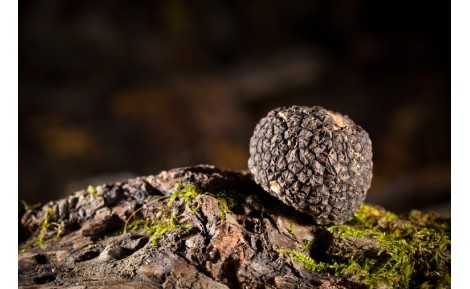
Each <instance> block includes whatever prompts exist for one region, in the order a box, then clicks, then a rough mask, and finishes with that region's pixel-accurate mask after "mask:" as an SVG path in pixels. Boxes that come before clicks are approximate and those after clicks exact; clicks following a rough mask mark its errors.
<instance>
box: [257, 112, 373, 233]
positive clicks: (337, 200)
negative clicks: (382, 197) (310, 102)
mask: <svg viewBox="0 0 470 289" xmlns="http://www.w3.org/2000/svg"><path fill="white" fill-rule="evenodd" d="M248 167H249V168H250V170H251V172H252V173H253V175H254V178H255V181H256V183H258V184H259V185H261V186H262V187H263V188H264V190H266V191H267V192H269V193H270V194H271V195H273V196H275V197H277V198H278V199H280V200H281V201H282V202H284V203H285V204H287V205H289V206H292V207H294V208H295V209H297V210H299V211H302V212H305V213H308V214H310V215H312V216H313V217H314V218H315V221H316V223H317V224H320V225H326V224H342V223H344V222H345V221H347V220H348V219H349V218H351V217H352V215H353V214H354V213H355V212H356V211H357V209H358V207H359V206H360V205H361V204H362V203H363V202H364V199H365V197H366V192H367V190H368V189H369V187H370V183H371V180H372V143H371V141H370V139H369V135H368V134H367V132H366V131H364V130H363V129H362V128H361V127H360V126H358V125H356V124H355V123H354V122H353V121H352V120H351V119H350V118H349V117H347V116H344V115H341V114H339V113H336V112H332V111H329V110H326V109H324V108H322V107H319V106H314V107H305V106H291V107H281V108H277V109H275V110H272V111H270V112H269V113H268V115H267V116H266V117H264V118H263V119H261V120H260V122H259V123H258V124H257V125H256V128H255V131H254V133H253V136H252V137H251V140H250V159H249V160H248Z"/></svg>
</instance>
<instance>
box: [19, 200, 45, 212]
mask: <svg viewBox="0 0 470 289" xmlns="http://www.w3.org/2000/svg"><path fill="white" fill-rule="evenodd" d="M21 204H22V205H23V208H24V210H25V211H26V212H28V211H34V210H36V209H37V208H39V207H40V206H41V204H40V203H37V204H32V205H30V204H28V203H26V202H25V201H24V200H21Z"/></svg>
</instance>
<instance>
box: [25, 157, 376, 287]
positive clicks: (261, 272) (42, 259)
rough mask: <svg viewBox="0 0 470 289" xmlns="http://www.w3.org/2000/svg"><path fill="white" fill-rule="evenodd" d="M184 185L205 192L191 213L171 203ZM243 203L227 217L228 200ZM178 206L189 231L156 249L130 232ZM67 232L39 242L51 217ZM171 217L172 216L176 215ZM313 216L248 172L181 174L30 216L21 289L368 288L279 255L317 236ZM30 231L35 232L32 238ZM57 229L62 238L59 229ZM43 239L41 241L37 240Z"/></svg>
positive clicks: (372, 246) (172, 234) (371, 245)
mask: <svg viewBox="0 0 470 289" xmlns="http://www.w3.org/2000/svg"><path fill="white" fill-rule="evenodd" d="M180 184H186V185H194V186H195V187H197V188H200V189H201V192H202V193H204V195H202V196H201V197H200V198H198V200H197V202H198V204H199V205H200V207H199V206H197V207H195V206H193V207H191V208H189V209H188V207H187V206H188V204H186V203H185V202H184V201H183V200H178V199H175V203H174V204H173V205H172V206H171V208H170V207H169V206H168V198H164V196H170V195H171V194H172V193H173V192H174V191H175V190H177V189H178V186H179V185H180ZM221 194H223V196H224V197H226V198H228V199H234V200H235V202H234V205H233V207H232V208H231V209H230V211H226V212H225V215H222V214H221V203H220V196H221ZM166 210H170V211H171V212H170V213H172V214H176V215H177V216H178V220H179V222H180V223H184V224H187V226H186V227H184V228H183V227H180V228H175V229H173V230H170V231H168V232H166V233H165V234H163V235H162V236H161V237H160V238H159V239H158V240H157V241H156V242H155V244H153V243H152V242H151V240H150V239H149V235H148V233H147V232H146V231H145V230H143V229H140V230H139V229H137V230H128V231H126V232H123V227H124V224H125V223H126V222H127V221H129V220H134V219H145V218H146V217H154V216H156V215H159V214H160V215H161V214H162V212H163V213H165V212H164V211H166ZM48 212H49V214H51V218H50V219H51V222H52V221H53V222H54V223H55V224H57V227H60V228H61V230H62V233H61V236H60V237H59V238H55V237H54V236H46V237H47V238H45V241H44V248H41V247H40V246H37V245H35V244H33V243H32V242H33V241H34V240H35V238H36V239H37V232H38V230H40V229H41V226H42V225H43V224H44V220H45V217H46V216H47V214H48ZM167 213H168V212H167ZM313 224H314V223H313V220H312V219H311V217H310V216H308V215H305V214H302V213H299V212H297V211H295V210H294V209H292V208H290V207H288V206H286V205H284V204H282V203H281V202H280V201H278V200H277V199H275V198H274V197H272V196H270V195H269V194H267V193H265V192H264V191H263V190H262V189H261V188H260V187H259V186H257V185H256V184H255V183H254V181H253V180H252V177H251V175H249V174H248V173H239V172H227V171H221V170H219V169H217V168H214V167H211V166H205V165H201V166H196V167H188V168H181V169H174V170H171V171H168V172H162V173H160V174H158V175H155V176H148V177H140V178H136V179H131V180H128V181H126V182H123V183H116V184H108V185H104V186H100V187H97V188H94V189H93V190H92V191H88V192H87V191H80V192H77V193H75V194H74V195H71V196H69V197H68V198H64V199H61V200H58V201H53V202H49V203H48V204H45V205H44V206H43V207H41V208H39V209H37V210H29V211H26V212H24V214H23V215H22V218H21V221H20V229H21V231H23V232H26V233H25V235H23V238H22V240H20V241H21V242H22V243H21V245H20V247H24V246H25V245H26V244H31V246H30V247H29V248H27V249H26V251H25V252H24V253H21V254H19V285H20V288H77V289H78V288H362V287H363V285H361V283H360V282H359V281H358V280H357V279H356V277H354V276H352V275H351V274H349V275H346V276H342V277H333V276H329V275H327V274H320V273H316V272H311V271H309V270H307V269H305V268H304V266H302V264H299V263H297V262H294V261H293V260H292V258H291V257H290V256H288V255H285V254H279V253H278V252H277V251H276V250H277V249H298V248H299V247H301V246H303V245H305V244H306V243H307V242H308V241H311V240H312V239H313V238H314V237H315V232H316V231H317V228H316V227H315V226H314V225H313ZM28 232H29V233H28ZM49 233H51V234H52V233H53V232H49ZM35 234H36V235H35ZM332 238H333V240H329V241H328V242H329V243H328V245H327V246H326V247H325V248H322V250H338V246H339V247H341V250H346V251H347V250H357V249H358V248H362V249H363V250H364V251H366V252H369V251H371V252H375V254H376V252H377V251H379V250H380V245H378V244H377V242H375V241H374V240H373V239H371V240H370V242H369V241H367V239H361V240H360V241H357V240H354V239H340V238H339V237H336V238H335V236H334V234H333V235H332Z"/></svg>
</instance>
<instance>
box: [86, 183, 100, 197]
mask: <svg viewBox="0 0 470 289" xmlns="http://www.w3.org/2000/svg"><path fill="white" fill-rule="evenodd" d="M86 192H87V193H89V194H90V195H92V196H93V197H95V198H96V197H97V196H98V191H97V190H96V189H95V187H93V186H91V185H90V186H88V187H87V188H86Z"/></svg>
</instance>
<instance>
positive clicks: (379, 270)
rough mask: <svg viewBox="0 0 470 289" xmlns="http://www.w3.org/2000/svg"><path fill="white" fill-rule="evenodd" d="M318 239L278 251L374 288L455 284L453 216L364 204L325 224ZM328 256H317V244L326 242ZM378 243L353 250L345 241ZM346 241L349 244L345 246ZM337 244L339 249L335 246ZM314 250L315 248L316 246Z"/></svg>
mask: <svg viewBox="0 0 470 289" xmlns="http://www.w3.org/2000/svg"><path fill="white" fill-rule="evenodd" d="M317 236H320V238H318V240H315V241H314V242H313V243H311V244H308V245H307V246H302V247H301V248H300V251H297V250H286V249H280V250H277V252H278V253H281V254H288V255H290V256H292V258H293V260H294V261H296V262H299V263H301V264H303V265H304V267H305V268H306V269H308V270H311V271H314V272H320V273H328V274H332V275H334V276H344V275H347V274H354V275H356V277H357V278H358V279H359V280H360V281H362V282H363V283H364V284H365V285H367V287H369V288H377V287H381V286H383V285H386V286H387V287H389V288H450V221H449V220H447V219H444V218H440V217H438V216H437V215H434V214H425V213H421V212H412V213H411V214H410V215H409V217H408V220H403V219H400V218H399V217H398V216H397V215H395V214H393V213H390V212H387V211H385V210H383V209H382V208H379V207H375V206H368V205H363V206H361V207H360V208H359V210H358V212H357V213H356V214H355V216H354V218H353V219H352V220H350V221H349V222H347V223H346V224H344V225H337V226H330V227H322V228H320V229H319V231H318V232H317ZM325 237H326V239H328V237H329V239H332V240H333V241H332V242H333V243H335V246H331V245H332V244H329V246H331V247H330V250H327V252H326V253H325V255H323V256H313V255H312V254H310V252H302V251H310V249H312V248H316V250H315V251H318V250H317V249H318V247H324V246H325V244H324V242H325ZM345 240H347V241H349V242H354V241H358V242H365V241H367V240H372V241H373V243H378V245H379V249H378V250H376V251H374V250H362V249H360V248H359V249H357V250H354V249H351V248H348V247H347V246H345V245H344V244H346V243H345V242H343V241H345ZM342 245H344V246H343V247H342ZM332 247H335V248H336V249H331V248H332ZM312 251H313V250H312Z"/></svg>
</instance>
